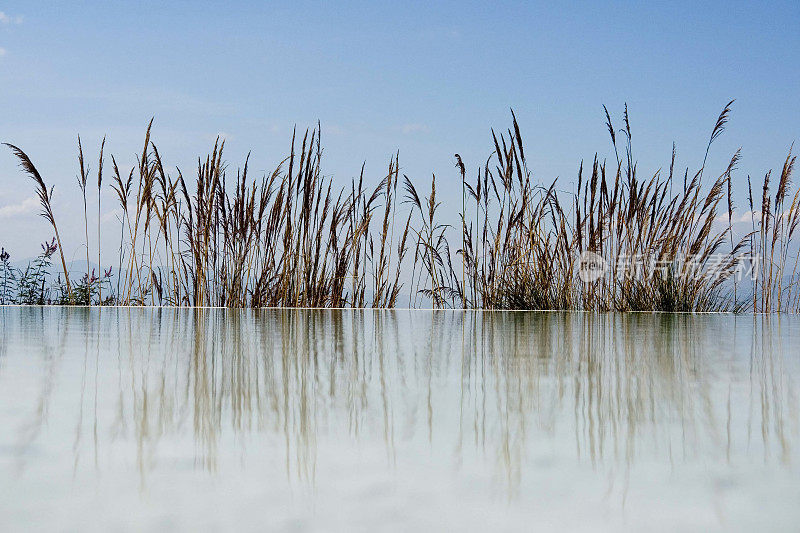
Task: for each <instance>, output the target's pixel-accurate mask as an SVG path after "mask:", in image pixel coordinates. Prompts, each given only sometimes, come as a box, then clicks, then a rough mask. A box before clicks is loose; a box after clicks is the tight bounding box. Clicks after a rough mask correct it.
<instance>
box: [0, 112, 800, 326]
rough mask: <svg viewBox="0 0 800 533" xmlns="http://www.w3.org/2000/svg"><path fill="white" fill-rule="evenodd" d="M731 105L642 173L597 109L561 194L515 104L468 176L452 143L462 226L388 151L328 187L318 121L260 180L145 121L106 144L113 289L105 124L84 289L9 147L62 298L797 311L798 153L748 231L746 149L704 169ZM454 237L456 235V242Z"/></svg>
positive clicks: (219, 145) (220, 147)
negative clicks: (109, 222) (586, 158)
mask: <svg viewBox="0 0 800 533" xmlns="http://www.w3.org/2000/svg"><path fill="white" fill-rule="evenodd" d="M732 104H733V102H732V101H731V102H730V103H728V104H727V105H726V106H725V107H724V108H723V110H722V112H721V113H720V114H719V117H718V119H717V121H716V123H715V125H714V127H713V129H712V131H711V135H710V136H709V140H708V143H707V146H706V150H705V155H704V158H703V161H702V164H701V165H700V166H699V168H698V169H697V170H694V171H691V172H690V170H689V168H686V169H684V171H683V172H681V171H680V170H677V169H675V157H676V153H675V152H676V151H675V146H674V145H673V149H672V157H671V161H670V164H669V171H668V173H666V172H662V171H661V170H659V171H657V172H655V173H654V174H652V175H645V176H642V174H641V171H640V170H639V166H638V163H637V160H636V158H635V157H634V153H633V149H632V135H631V127H630V117H629V115H628V109H627V106H625V109H624V112H623V115H622V122H623V127H622V128H619V129H617V128H616V127H615V126H614V124H613V122H612V118H611V114H610V113H609V112H608V109H606V108H605V107H604V111H605V119H606V127H607V129H608V131H609V135H610V138H611V143H612V146H613V148H614V160H613V161H610V162H608V161H605V160H601V159H600V158H599V157H598V156H597V155H595V156H594V158H593V160H592V161H591V163H590V164H586V165H584V163H583V162H581V164H580V166H579V169H578V172H577V176H576V179H575V181H574V185H573V190H572V191H566V190H564V189H563V188H562V186H561V184H560V183H559V182H558V181H553V182H551V183H546V182H542V181H541V180H534V179H533V178H532V173H531V171H530V170H529V169H528V165H527V162H526V154H525V146H524V143H523V136H522V133H521V128H520V126H519V124H518V122H517V118H516V116H515V115H514V113H513V111H512V114H511V127H509V128H508V129H507V130H506V131H504V132H500V133H499V134H497V133H495V131H494V130H492V132H491V135H492V137H491V141H492V152H491V154H490V156H489V157H488V158H487V159H486V161H485V163H484V164H482V165H481V166H480V167H479V168H477V169H476V171H475V174H474V178H470V177H469V176H468V174H471V172H469V171H468V169H467V167H466V165H465V164H464V162H463V160H462V158H461V156H460V155H458V154H456V156H455V159H456V169H457V174H458V176H460V178H461V191H462V197H461V206H460V212H459V213H458V215H459V223H460V228H459V227H458V226H454V225H451V224H449V223H448V219H447V217H445V216H443V213H442V203H441V198H440V195H437V177H436V176H435V175H433V176H432V179H431V181H430V191H429V192H428V193H427V194H425V193H422V194H421V193H420V190H422V189H419V188H418V184H415V182H414V181H413V180H412V179H410V178H409V177H408V176H405V175H403V174H401V171H400V169H401V167H400V161H399V155H397V154H395V155H394V156H393V157H392V158H391V159H390V161H389V165H388V168H387V171H386V173H385V174H384V175H382V176H380V177H379V179H377V180H376V181H377V185H375V186H374V187H370V186H369V185H367V182H368V179H367V177H366V176H365V170H364V168H365V167H364V166H363V165H362V166H361V170H360V172H359V173H358V175H357V177H355V178H353V179H352V180H351V181H350V183H349V184H348V185H347V186H344V187H335V186H334V183H333V182H332V180H331V178H329V177H326V176H324V175H323V173H322V138H321V137H322V131H321V128H320V126H319V124H318V125H317V127H315V128H313V129H310V130H306V131H305V132H304V133H303V134H302V135H299V134H298V133H297V132H295V133H293V135H292V140H291V144H290V148H289V151H288V155H286V157H285V158H284V159H283V160H282V161H281V163H280V164H279V165H278V166H277V167H276V168H275V169H274V170H273V171H272V172H269V173H265V174H263V175H261V176H258V177H254V176H253V175H252V171H251V170H250V168H249V161H250V156H249V154H248V156H247V157H246V158H245V160H244V162H243V165H242V166H241V167H239V168H236V169H235V170H234V169H232V168H231V167H229V166H228V163H227V162H226V160H225V158H224V152H225V142H224V140H220V139H217V140H216V141H215V143H214V145H213V146H212V148H211V150H210V152H209V153H208V154H207V155H204V156H202V157H199V158H198V159H197V166H196V169H195V171H194V178H193V179H192V177H191V176H190V175H188V174H184V173H183V172H182V171H181V170H180V169H176V170H175V172H174V173H172V172H169V171H167V168H172V167H168V166H167V165H165V164H164V161H163V159H162V155H161V153H160V152H159V150H158V148H157V146H156V144H155V142H154V141H153V139H152V138H151V132H152V127H153V120H152V119H151V120H150V122H149V124H148V126H147V129H146V132H145V136H144V142H143V145H142V149H141V152H140V153H139V155H138V156H137V157H136V161H135V163H134V164H133V165H131V166H130V168H129V169H121V168H120V166H119V164H118V161H117V159H116V158H115V156H114V155H110V158H111V165H112V170H113V171H112V177H111V184H110V187H111V188H112V190H113V191H114V192H115V194H116V198H117V202H118V204H119V207H120V212H121V215H120V216H119V247H118V249H117V251H116V252H115V255H116V256H117V259H116V262H117V274H116V278H117V279H116V283H115V284H113V285H112V283H111V276H112V270H111V268H109V267H108V266H103V265H102V263H101V260H102V258H103V255H101V246H100V236H101V230H102V225H103V224H102V223H101V220H102V213H101V195H102V192H103V187H104V184H103V164H104V158H105V154H104V150H105V138H104V139H103V141H102V143H101V145H100V153H99V158H98V170H97V192H98V200H97V202H98V203H97V215H98V226H97V238H98V241H97V242H98V249H97V260H98V265H100V267H101V270H100V272H99V273H98V274H97V275H95V273H94V272H90V269H89V267H88V265H89V230H88V225H89V221H88V204H87V194H86V187H87V183H88V177H89V174H90V170H89V168H88V166H87V165H86V164H85V160H84V153H83V148H82V145H81V142H80V138H79V139H78V164H79V170H80V173H79V177H78V184H79V187H80V189H81V193H82V197H83V200H84V237H85V247H86V261H87V272H86V274H85V278H84V279H83V280H82V281H81V282H80V283H79V285H78V286H77V288H74V287H73V286H72V284H71V283H70V277H69V274H70V273H69V272H68V269H67V265H66V261H65V260H64V253H63V247H62V243H61V239H60V236H59V234H58V228H57V227H56V222H55V216H54V214H53V210H52V205H51V199H52V189H48V188H47V187H46V185H45V183H44V180H43V179H42V177H41V176H40V175H39V173H38V171H37V170H36V168H35V167H34V165H33V163H32V162H31V160H30V158H28V156H27V155H26V154H25V153H24V152H23V151H22V150H21V149H19V148H17V147H16V146H13V145H8V146H9V147H10V148H11V149H12V151H13V152H14V154H15V155H16V156H17V158H18V159H19V160H20V163H21V166H22V168H23V170H24V171H25V173H27V174H28V175H29V176H30V177H31V178H32V179H33V180H34V182H35V183H36V186H37V193H38V195H39V199H40V203H41V205H42V216H44V217H45V218H46V219H47V220H48V221H49V222H50V224H51V226H52V227H53V231H54V233H55V239H56V243H57V249H58V250H59V252H60V255H61V266H62V272H63V275H64V281H65V284H66V285H65V287H64V288H62V289H61V291H60V292H63V293H64V294H65V295H66V296H65V297H64V298H62V300H63V301H64V303H83V304H89V305H91V304H118V305H158V306H160V305H169V306H223V307H376V308H390V307H395V306H397V305H398V303H399V300H400V297H401V295H402V294H403V293H404V292H405V293H406V294H407V295H408V297H409V300H408V305H409V306H410V307H423V306H433V307H452V308H472V309H583V310H593V311H712V310H716V311H742V310H744V309H750V310H752V311H755V312H770V311H779V312H788V311H797V310H798V309H800V291H799V290H798V286H800V283H798V281H800V278H798V271H797V268H798V259H800V256H798V251H797V247H796V246H795V245H794V243H793V238H794V235H795V233H796V230H797V226H798V223H800V196H798V195H799V194H800V192H795V193H794V194H792V193H791V190H792V182H791V175H792V171H793V168H794V162H795V159H794V156H792V155H791V153H790V155H789V156H788V157H787V159H786V161H785V162H784V165H783V169H782V171H781V176H780V179H779V181H778V187H777V190H776V192H775V193H772V192H771V190H770V182H771V174H770V173H768V174H767V175H766V176H765V179H764V183H763V186H762V195H761V205H760V206H756V205H755V202H754V200H753V191H752V186H750V183H751V182H750V179H749V178H748V185H749V190H748V193H749V197H748V202H749V206H750V218H751V231H748V232H746V234H744V235H738V234H737V232H736V231H735V229H734V212H735V209H734V205H733V197H734V190H735V187H734V180H733V175H734V173H735V171H736V168H737V165H738V162H739V160H740V151H737V152H735V153H734V154H733V155H732V157H731V158H730V160H729V163H728V165H727V166H726V168H725V169H724V170H722V172H720V173H719V174H717V175H716V178H713V179H708V178H707V177H706V175H707V174H708V173H709V172H710V171H709V169H707V162H708V155H709V153H710V150H711V148H712V146H713V144H714V142H715V140H716V139H718V138H719V137H720V135H722V133H723V132H724V130H725V126H726V124H727V122H728V120H729V117H730V113H731V107H732ZM401 181H402V187H400V185H401ZM439 181H440V182H441V180H439ZM106 186H108V185H106ZM398 187H400V188H401V195H402V197H398ZM721 220H722V221H723V222H721ZM454 232H459V233H460V235H457V236H456V237H454V235H453V233H454ZM454 238H455V239H457V240H460V241H461V242H460V243H459V244H460V247H457V249H456V250H452V249H451V246H450V242H451V241H452V240H453V239H454ZM54 246H55V245H54ZM412 249H413V254H411V253H410V252H411V251H412ZM412 255H413V257H412ZM748 255H752V256H757V257H759V258H760V261H758V262H757V264H756V265H755V268H756V270H757V274H758V279H757V280H756V281H755V282H754V285H753V290H752V291H748V290H746V288H744V287H740V285H739V283H737V281H736V280H737V278H736V275H737V273H738V272H739V271H740V269H742V268H743V267H745V266H747V265H746V264H745V263H746V261H747V257H748ZM587 257H591V258H595V260H596V261H598V262H599V263H601V264H602V265H604V266H605V275H602V276H599V277H596V278H592V279H586V277H585V276H584V275H583V274H585V272H584V271H583V268H584V267H585V261H586V258H587ZM459 263H460V264H459ZM4 279H5V278H4ZM4 284H5V281H4ZM103 285H106V288H104V287H103ZM5 286H6V285H4V287H5ZM4 291H5V289H4ZM57 292H58V291H57ZM5 299H6V298H5V296H4V300H5Z"/></svg>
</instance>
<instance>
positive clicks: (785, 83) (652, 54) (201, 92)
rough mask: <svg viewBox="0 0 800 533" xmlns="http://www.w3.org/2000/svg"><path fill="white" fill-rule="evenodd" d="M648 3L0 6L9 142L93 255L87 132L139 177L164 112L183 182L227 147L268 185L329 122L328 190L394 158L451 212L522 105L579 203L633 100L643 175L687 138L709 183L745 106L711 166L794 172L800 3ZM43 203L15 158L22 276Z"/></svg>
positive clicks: (14, 240) (2, 159)
mask: <svg viewBox="0 0 800 533" xmlns="http://www.w3.org/2000/svg"><path fill="white" fill-rule="evenodd" d="M650 4H652V5H648V6H638V5H636V4H633V3H631V4H623V3H605V4H600V3H585V4H582V3H570V4H568V5H565V6H563V7H553V6H552V5H550V3H546V4H535V3H498V2H491V3H489V2H487V3H470V4H466V3H450V2H441V3H438V4H437V5H435V6H431V5H428V3H407V2H405V3H402V4H401V3H386V4H383V3H363V4H357V3H347V4H344V3H342V4H339V3H304V2H291V3H285V4H281V3H269V4H266V3H261V2H229V3H218V4H217V3H206V2H140V3H136V4H134V3H130V4H128V5H126V6H123V7H118V6H116V5H113V6H112V5H106V4H105V3H100V2H97V3H94V2H80V3H79V2H69V3H67V2H63V3H62V2H58V3H27V2H5V3H0V12H2V16H0V101H2V102H3V106H2V115H0V140H2V141H6V142H12V143H14V144H18V145H19V146H20V147H22V148H23V149H24V150H25V151H27V152H28V153H29V155H30V156H31V157H32V158H33V160H34V162H35V163H36V164H37V166H38V167H39V169H40V171H41V173H42V174H43V175H44V177H45V179H46V180H47V181H48V182H49V183H52V184H54V185H55V187H56V192H55V197H56V216H57V218H58V219H59V223H60V224H62V225H63V226H64V227H65V228H67V229H66V230H65V233H67V234H70V236H71V235H72V234H74V235H75V237H74V238H70V239H65V241H67V242H65V248H69V252H70V253H72V254H73V255H76V256H77V257H80V255H81V254H82V253H83V252H82V250H81V249H80V243H81V242H82V240H83V239H82V238H78V235H82V231H83V220H82V211H81V210H80V206H79V205H78V201H79V196H78V195H79V192H78V189H77V187H76V185H75V176H76V173H77V163H76V136H77V135H78V134H80V135H81V137H82V139H83V142H84V148H85V149H86V150H87V151H88V152H89V153H91V154H92V156H91V157H90V159H92V160H93V159H94V158H95V157H96V155H95V154H96V152H97V149H98V147H99V143H100V140H101V139H102V137H103V135H108V144H107V153H114V154H115V155H116V156H117V158H118V161H125V163H126V165H127V164H130V163H132V162H133V154H134V153H135V152H137V151H139V150H140V149H141V148H140V145H141V142H142V138H143V134H144V129H145V126H146V124H147V122H148V120H149V119H150V117H151V116H155V123H154V130H153V139H154V140H155V141H156V143H157V145H158V146H159V151H160V152H161V153H162V154H163V156H164V158H165V159H166V160H167V161H168V162H170V164H171V165H172V166H176V165H177V166H180V167H181V169H182V170H184V171H185V172H189V173H191V171H192V170H193V168H194V165H195V161H196V158H197V156H198V155H200V154H201V153H203V152H204V151H207V150H208V149H209V148H210V146H211V145H212V144H213V140H214V138H215V137H216V136H217V135H218V134H222V135H224V136H225V137H226V138H227V159H228V160H229V162H230V164H231V165H236V164H239V163H240V162H241V161H242V160H243V158H244V156H245V154H246V153H247V152H248V151H250V150H252V152H253V159H252V161H253V163H254V165H253V167H252V168H256V169H271V168H272V167H274V165H275V164H276V163H277V162H278V161H280V159H281V158H282V157H283V155H284V154H285V153H286V151H287V149H288V144H289V141H290V138H291V131H292V128H293V126H294V125H297V126H298V128H306V127H309V126H311V125H313V124H315V123H316V121H317V120H320V121H321V122H322V127H323V141H324V147H325V160H324V165H323V166H324V171H325V173H326V174H328V175H333V176H334V178H335V179H336V180H338V181H340V182H341V183H344V182H345V180H347V179H349V178H350V177H352V176H353V175H355V174H356V173H357V172H358V170H359V168H360V166H361V163H362V162H365V161H366V170H367V174H368V175H369V177H370V178H371V179H372V180H374V182H375V183H377V181H378V180H379V179H380V178H381V177H382V176H383V173H384V171H385V168H386V165H387V163H388V160H389V157H390V155H391V154H393V153H394V152H395V151H397V150H399V151H400V161H401V165H402V167H403V172H404V173H406V174H408V175H409V176H410V177H412V178H414V179H416V180H418V181H420V182H424V181H426V180H428V179H429V178H430V175H431V173H434V172H435V173H436V175H437V180H439V181H438V183H439V189H440V190H441V191H442V194H443V200H444V202H445V209H446V210H447V212H448V213H450V214H452V213H454V212H455V209H456V208H457V206H458V205H459V203H460V200H459V198H458V195H459V194H460V188H459V187H458V179H457V174H456V170H455V168H454V166H453V154H454V153H455V152H458V153H460V154H461V155H462V156H463V157H464V161H465V163H466V164H467V167H468V168H469V169H470V171H471V174H473V175H474V173H475V169H476V168H477V166H478V165H479V164H480V163H481V162H483V161H484V160H485V159H486V157H487V156H488V155H489V153H490V151H491V137H490V128H492V127H494V128H495V129H496V130H497V129H501V130H502V129H504V128H507V127H508V126H509V125H510V113H509V108H510V107H513V108H514V110H515V111H516V113H517V117H518V118H519V121H520V125H521V127H522V130H523V134H524V136H525V139H526V148H527V150H526V152H527V154H528V156H529V166H530V168H531V169H532V171H533V172H534V175H535V177H537V178H538V179H540V180H543V181H547V182H549V181H551V180H552V179H554V178H555V177H560V180H561V182H562V183H564V184H565V185H564V187H569V183H571V182H572V181H573V180H574V177H575V175H576V170H577V168H578V165H579V164H580V161H581V159H584V160H590V159H591V158H592V157H593V155H594V153H595V152H598V153H599V154H600V157H601V158H613V155H612V154H613V152H612V151H611V145H610V142H609V140H608V134H607V132H606V129H605V125H604V116H603V109H602V106H603V104H605V105H607V106H608V108H609V110H610V111H611V112H612V114H613V115H614V118H616V119H617V121H618V123H620V125H621V111H622V109H623V106H624V103H625V102H627V103H628V106H629V109H630V114H631V124H632V129H633V142H634V150H635V155H636V156H637V158H638V159H639V161H640V169H641V170H642V172H644V173H652V172H655V171H656V170H657V169H658V168H659V167H664V168H666V167H667V166H668V165H669V154H670V151H671V147H672V142H673V141H675V142H676V143H677V148H678V156H679V158H678V167H684V166H687V165H688V166H690V167H691V168H694V167H696V166H697V165H699V163H700V162H701V160H702V156H703V152H704V150H705V143H706V141H707V138H708V135H709V133H710V130H711V128H712V127H713V124H714V121H715V119H716V116H717V115H718V113H719V112H720V110H721V109H722V107H723V106H724V105H725V103H726V102H727V101H728V100H730V99H732V98H736V99H737V101H736V103H735V105H734V110H733V114H732V119H731V122H730V125H729V127H728V130H727V132H726V134H725V136H724V137H722V138H721V139H720V141H719V143H718V144H716V145H715V149H714V151H713V153H712V157H711V158H710V166H711V168H712V169H713V170H715V171H716V170H719V172H721V171H722V170H723V169H724V166H725V164H726V162H727V159H728V158H729V157H730V156H731V155H732V153H733V152H734V151H735V150H736V148H738V147H739V146H741V147H742V148H743V161H742V163H741V165H740V168H739V171H738V172H737V174H736V175H735V179H736V180H737V181H739V182H741V183H744V182H745V180H746V176H747V174H748V173H749V174H752V175H754V176H759V177H760V176H761V175H762V174H763V173H764V172H765V171H766V170H767V169H769V168H772V167H779V166H780V165H781V164H782V161H783V158H784V157H785V156H786V154H787V152H788V149H789V147H790V145H791V144H792V143H793V142H795V141H796V140H798V139H800V103H799V102H798V98H797V94H798V90H800V69H798V68H797V60H798V55H799V54H798V52H800V34H799V33H798V23H800V4H798V3H796V2H786V3H773V4H771V5H769V6H766V5H765V6H761V5H755V4H753V5H749V4H745V3H742V4H739V3H736V2H707V3H704V5H702V6H699V5H694V3H693V2H686V3H681V2H674V3H669V4H668V5H667V3H655V2H654V3H650ZM92 166H93V168H94V167H96V163H95V162H94V161H92ZM450 184H452V187H451V186H450ZM740 192H742V193H743V188H742V187H740ZM31 198H33V189H32V187H31V184H30V183H29V182H28V181H26V179H25V178H23V176H22V175H21V174H20V173H19V171H18V169H17V167H16V163H15V161H14V160H13V158H12V157H11V155H10V153H8V152H7V151H3V152H0V244H2V245H3V246H6V247H7V248H10V249H11V250H12V252H14V253H15V255H16V256H17V257H18V258H19V257H25V256H28V255H32V254H33V253H35V252H36V250H37V249H38V242H39V241H42V240H44V239H45V238H46V237H48V235H49V233H50V231H49V229H48V227H47V225H46V222H45V221H44V220H43V219H41V218H37V217H36V214H35V213H36V208H35V203H34V202H33V201H32V200H31ZM743 198H744V196H743V194H740V198H739V204H740V205H741V204H742V203H743V201H744V200H743ZM103 201H104V203H105V205H106V206H107V210H106V209H104V211H107V212H108V213H106V214H108V215H109V216H110V212H111V210H112V209H113V207H114V206H113V203H112V202H113V197H112V194H111V192H110V191H107V195H106V194H105V193H104V197H103Z"/></svg>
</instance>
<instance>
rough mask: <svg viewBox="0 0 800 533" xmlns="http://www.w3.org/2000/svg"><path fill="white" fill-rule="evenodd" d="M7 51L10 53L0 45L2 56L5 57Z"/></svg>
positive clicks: (0, 55) (0, 54)
mask: <svg viewBox="0 0 800 533" xmlns="http://www.w3.org/2000/svg"><path fill="white" fill-rule="evenodd" d="M7 53H8V51H7V50H6V49H5V48H2V47H0V57H3V56H4V55H6V54H7Z"/></svg>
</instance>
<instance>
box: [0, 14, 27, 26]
mask: <svg viewBox="0 0 800 533" xmlns="http://www.w3.org/2000/svg"><path fill="white" fill-rule="evenodd" d="M0 24H22V15H17V16H15V17H12V16H11V15H7V14H6V13H4V12H3V11H0Z"/></svg>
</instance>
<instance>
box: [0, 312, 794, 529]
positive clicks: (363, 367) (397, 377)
mask: <svg viewBox="0 0 800 533" xmlns="http://www.w3.org/2000/svg"><path fill="white" fill-rule="evenodd" d="M0 317H2V326H1V329H0V530H3V531H8V530H11V531H14V530H21V529H39V530H48V531H52V530H68V531H86V530H117V531H125V530H165V529H175V528H180V529H186V530H229V529H237V530H241V529H244V530H265V529H279V530H286V529H288V530H301V531H302V530H311V531H316V530H347V531H352V530H357V531H358V530H361V531H374V530H389V531H409V530H442V529H444V528H446V529H448V530H451V531H458V530H485V529H487V528H491V529H492V530H531V529H534V528H536V529H553V530H562V529H564V528H568V529H571V530H576V529H578V530H580V529H586V530H588V529H604V530H618V529H629V530H645V529H646V530H648V531H652V530H673V529H676V528H677V529H681V530H702V531H707V530H714V529H720V530H752V529H754V528H756V527H757V528H759V529H761V530H797V529H798V528H800V475H799V474H800V471H798V462H800V452H799V451H798V448H799V446H800V442H799V441H798V439H799V438H800V430H799V429H798V426H799V421H798V411H799V410H800V397H798V392H799V391H798V379H800V320H799V319H798V318H793V317H788V318H787V317H781V318H778V317H755V318H754V317H752V316H739V317H733V316H724V315H698V316H690V315H678V316H673V315H650V314H631V315H591V314H570V313H462V312H423V311H374V312H373V311H363V312H362V311H315V310H286V311H277V310H265V311H258V312H254V311H224V310H158V309H103V310H98V309H79V308H77V309H65V308H0Z"/></svg>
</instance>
